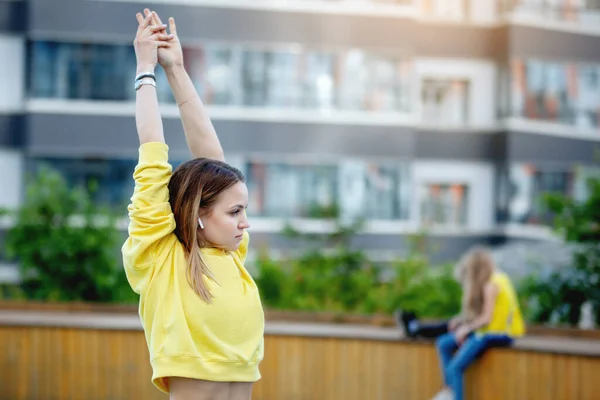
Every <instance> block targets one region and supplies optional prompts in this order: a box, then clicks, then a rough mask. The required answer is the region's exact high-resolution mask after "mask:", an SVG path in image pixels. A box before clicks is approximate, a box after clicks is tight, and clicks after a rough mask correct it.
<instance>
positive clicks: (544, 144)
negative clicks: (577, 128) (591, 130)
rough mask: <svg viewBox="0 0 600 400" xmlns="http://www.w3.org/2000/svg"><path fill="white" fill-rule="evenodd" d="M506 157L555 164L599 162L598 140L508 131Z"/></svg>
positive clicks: (511, 159) (599, 144) (599, 143)
mask: <svg viewBox="0 0 600 400" xmlns="http://www.w3.org/2000/svg"><path fill="white" fill-rule="evenodd" d="M508 140H509V143H508V146H509V150H508V159H509V160H510V161H518V162H547V163H557V164H572V163H600V142H598V141H597V140H584V139H577V138H566V137H555V136H550V135H538V134H535V133H523V132H510V134H509V139H508Z"/></svg>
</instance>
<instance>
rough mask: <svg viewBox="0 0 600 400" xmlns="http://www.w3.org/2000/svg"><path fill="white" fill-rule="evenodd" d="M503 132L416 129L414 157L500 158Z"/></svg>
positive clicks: (503, 142)
mask: <svg viewBox="0 0 600 400" xmlns="http://www.w3.org/2000/svg"><path fill="white" fill-rule="evenodd" d="M505 137H506V134H505V133H504V132H496V133H477V132H450V131H428V130H421V129H418V130H417V131H416V132H415V157H417V158H437V159H457V158H458V159H463V160H478V161H489V160H500V159H502V158H504V157H505V154H506V148H505Z"/></svg>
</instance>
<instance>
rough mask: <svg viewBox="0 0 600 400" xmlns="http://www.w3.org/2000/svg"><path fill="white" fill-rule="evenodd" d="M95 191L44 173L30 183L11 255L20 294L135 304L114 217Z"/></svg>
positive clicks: (9, 242) (11, 237)
mask: <svg viewBox="0 0 600 400" xmlns="http://www.w3.org/2000/svg"><path fill="white" fill-rule="evenodd" d="M91 191H92V188H88V190H86V189H85V188H81V187H79V188H74V189H71V188H69V186H68V185H67V183H66V182H65V180H64V179H63V178H62V177H61V175H60V174H59V173H57V172H55V171H53V170H51V169H48V168H42V169H40V171H39V172H38V173H37V174H36V175H35V176H34V177H32V178H30V179H28V181H27V184H26V194H25V199H24V202H23V204H22V206H21V207H20V208H19V209H18V210H16V211H15V212H13V213H12V214H11V215H12V217H14V222H15V223H14V226H13V227H12V228H11V229H10V230H9V231H8V233H7V237H6V255H7V257H8V259H9V260H14V261H17V262H18V263H19V266H20V272H21V277H22V285H21V289H22V291H23V293H24V295H25V296H26V297H27V298H29V299H34V300H44V301H91V302H132V301H135V300H136V297H135V296H133V295H132V294H131V293H132V292H131V290H130V289H129V288H128V285H127V281H126V277H125V274H124V273H123V271H122V269H121V268H120V267H119V266H120V265H121V263H120V260H119V258H118V252H117V249H118V245H119V241H120V235H119V232H118V230H117V229H116V227H115V215H114V214H113V213H111V212H110V211H109V210H108V209H104V208H101V207H99V206H98V205H96V204H94V203H93V202H92V198H91V194H90V192H91Z"/></svg>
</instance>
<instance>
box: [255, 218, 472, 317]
mask: <svg viewBox="0 0 600 400" xmlns="http://www.w3.org/2000/svg"><path fill="white" fill-rule="evenodd" d="M360 226H361V225H360V223H359V222H357V223H356V224H352V225H342V224H340V223H339V222H338V223H337V229H336V230H335V231H334V232H332V233H330V234H328V235H304V234H300V233H299V232H297V231H295V230H293V229H291V228H290V227H289V226H288V227H287V228H286V231H285V233H286V235H287V236H288V237H292V238H294V240H295V241H297V243H298V244H300V243H302V244H308V250H307V251H305V253H304V254H302V255H301V256H299V257H297V258H294V259H289V260H282V261H280V262H275V261H273V260H271V259H270V258H269V257H268V256H267V255H266V254H263V255H262V256H261V257H260V258H259V260H258V262H257V265H256V267H257V272H258V276H257V278H256V282H257V285H258V286H259V289H260V291H261V296H262V298H263V301H264V302H265V304H266V305H267V306H268V307H271V308H278V309H287V310H305V311H330V312H349V313H361V314H373V313H386V314H390V313H392V312H393V311H394V310H395V309H397V308H403V309H411V310H414V311H415V312H417V313H418V315H420V316H423V317H431V318H444V317H449V316H452V315H454V314H456V313H457V312H458V311H459V309H460V295H461V292H460V290H461V289H460V286H459V284H458V283H457V282H456V281H455V280H454V278H453V276H452V268H451V266H449V265H441V266H431V265H430V263H429V261H428V260H427V259H426V258H424V257H422V256H420V255H419V253H418V251H420V250H422V249H421V248H420V247H419V246H416V245H415V246H414V249H413V250H411V252H410V253H409V255H408V256H407V258H406V259H403V260H399V261H397V262H395V263H393V264H392V265H385V266H384V265H379V264H376V263H373V262H372V261H370V260H368V258H367V257H366V255H365V254H364V253H363V252H362V251H358V250H353V249H352V248H351V244H350V241H351V239H352V237H353V236H354V234H355V233H356V231H357V230H358V229H360ZM421 239H422V238H421ZM418 243H420V244H423V241H422V240H420V241H418V240H417V241H415V244H418Z"/></svg>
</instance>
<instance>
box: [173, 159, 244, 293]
mask: <svg viewBox="0 0 600 400" xmlns="http://www.w3.org/2000/svg"><path fill="white" fill-rule="evenodd" d="M238 182H244V176H243V175H242V173H241V172H240V171H239V170H237V169H236V168H234V167H232V166H231V165H229V164H227V163H224V162H222V161H217V160H211V159H208V158H197V159H194V160H190V161H187V162H185V163H183V164H180V165H179V166H178V167H177V168H176V169H175V171H173V175H172V176H171V180H170V181H169V203H170V204H171V209H172V211H173V215H174V217H175V223H176V228H175V235H176V236H177V238H178V239H179V241H180V242H181V244H182V245H183V248H184V251H185V255H186V258H187V261H188V270H187V278H188V282H189V283H190V285H191V286H192V288H193V289H194V291H195V292H196V294H198V296H200V298H201V299H202V300H204V301H205V302H206V303H211V302H212V294H211V293H210V290H209V288H208V286H207V285H206V282H205V281H204V276H206V277H207V278H208V279H211V280H212V281H214V282H216V280H215V278H214V275H213V274H212V272H211V271H210V269H209V268H208V265H206V263H205V262H204V260H203V259H202V256H201V255H200V249H201V248H203V247H208V246H210V243H208V241H207V240H206V237H205V236H204V231H203V229H201V227H200V226H199V224H198V218H199V217H203V216H206V215H208V214H210V212H211V211H212V208H213V206H214V204H215V202H216V201H217V198H218V196H219V195H220V194H221V193H222V192H223V191H224V190H226V189H228V188H230V187H232V186H233V185H235V184H236V183H238Z"/></svg>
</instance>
